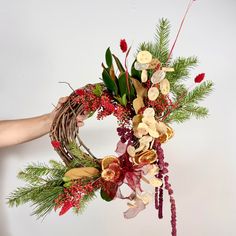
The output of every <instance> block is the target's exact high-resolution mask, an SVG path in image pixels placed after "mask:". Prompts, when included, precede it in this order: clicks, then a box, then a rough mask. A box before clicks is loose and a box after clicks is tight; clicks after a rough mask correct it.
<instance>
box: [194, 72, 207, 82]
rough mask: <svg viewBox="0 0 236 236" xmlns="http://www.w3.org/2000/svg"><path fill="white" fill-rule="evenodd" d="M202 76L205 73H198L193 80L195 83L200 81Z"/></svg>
mask: <svg viewBox="0 0 236 236" xmlns="http://www.w3.org/2000/svg"><path fill="white" fill-rule="evenodd" d="M204 77H205V73H202V74H199V75H197V76H196V77H195V79H194V82H195V83H201V82H202V80H203V79H204Z"/></svg>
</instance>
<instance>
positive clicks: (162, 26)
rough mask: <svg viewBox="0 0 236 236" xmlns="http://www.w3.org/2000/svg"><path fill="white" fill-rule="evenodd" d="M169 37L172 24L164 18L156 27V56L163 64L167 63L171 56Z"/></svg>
mask: <svg viewBox="0 0 236 236" xmlns="http://www.w3.org/2000/svg"><path fill="white" fill-rule="evenodd" d="M169 35H170V23H169V21H168V20H167V19H164V18H162V19H161V20H160V21H159V25H158V26H157V27H156V34H155V47H154V50H155V51H154V52H155V53H154V54H153V55H154V56H155V57H156V58H158V59H159V60H160V61H161V62H162V63H165V62H166V61H167V58H168V55H169Z"/></svg>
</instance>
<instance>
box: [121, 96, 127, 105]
mask: <svg viewBox="0 0 236 236" xmlns="http://www.w3.org/2000/svg"><path fill="white" fill-rule="evenodd" d="M121 101H122V105H123V106H125V107H126V105H127V98H126V94H124V95H123V96H122V98H121Z"/></svg>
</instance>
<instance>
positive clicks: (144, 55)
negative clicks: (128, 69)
mask: <svg viewBox="0 0 236 236" xmlns="http://www.w3.org/2000/svg"><path fill="white" fill-rule="evenodd" d="M137 61H138V62H139V63H141V64H147V63H150V62H151V61H152V54H151V53H150V52H148V51H141V52H139V53H138V55H137Z"/></svg>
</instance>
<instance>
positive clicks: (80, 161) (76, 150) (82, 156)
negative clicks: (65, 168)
mask: <svg viewBox="0 0 236 236" xmlns="http://www.w3.org/2000/svg"><path fill="white" fill-rule="evenodd" d="M68 149H69V151H70V153H71V154H73V156H74V159H73V160H72V161H71V163H70V167H71V168H72V167H95V168H99V167H100V166H99V164H98V163H97V162H96V160H95V159H94V158H93V157H91V156H90V155H89V154H87V153H85V152H83V151H82V150H81V148H80V147H79V146H78V145H77V143H76V142H70V143H69V145H68Z"/></svg>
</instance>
